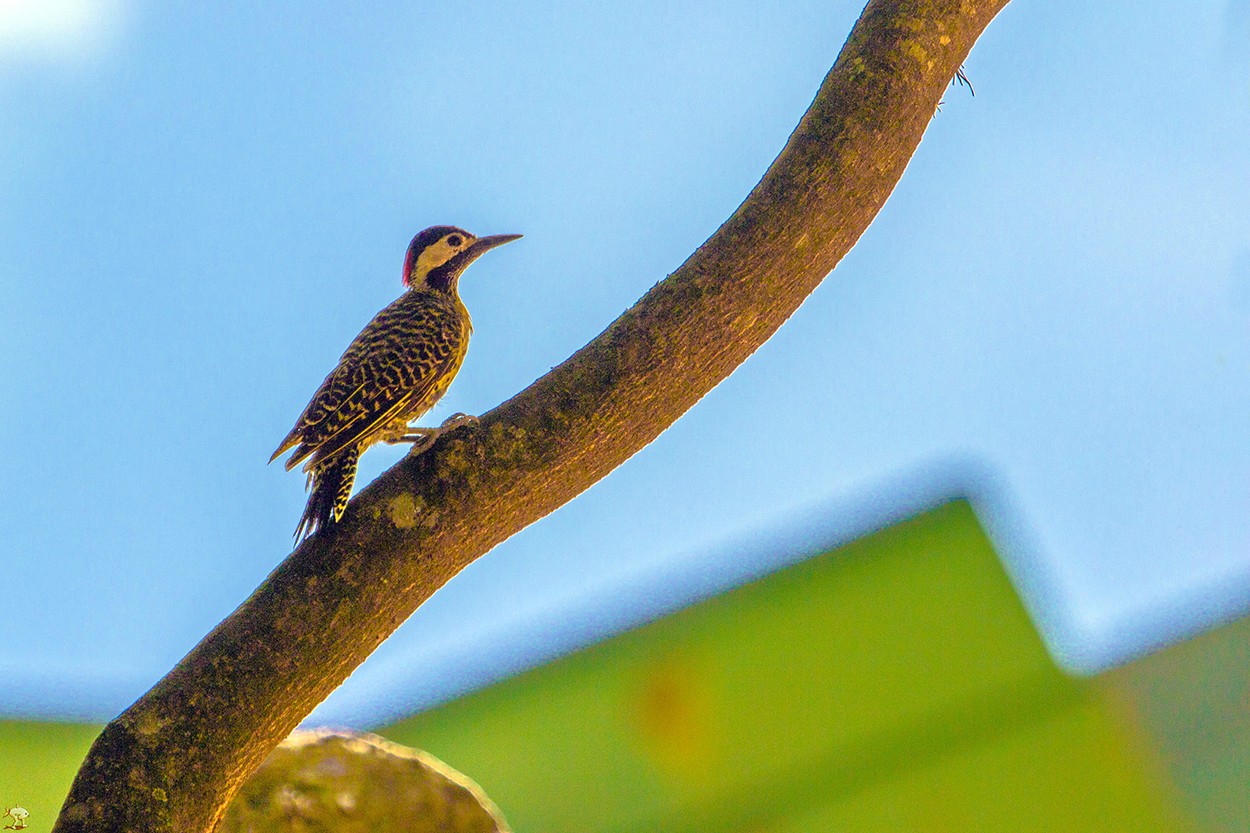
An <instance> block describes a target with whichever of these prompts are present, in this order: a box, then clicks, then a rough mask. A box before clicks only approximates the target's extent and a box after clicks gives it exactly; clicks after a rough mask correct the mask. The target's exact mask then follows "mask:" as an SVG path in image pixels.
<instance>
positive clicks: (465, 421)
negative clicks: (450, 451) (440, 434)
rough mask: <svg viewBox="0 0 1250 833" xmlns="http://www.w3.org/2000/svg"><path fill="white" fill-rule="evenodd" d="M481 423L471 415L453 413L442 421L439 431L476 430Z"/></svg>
mask: <svg viewBox="0 0 1250 833" xmlns="http://www.w3.org/2000/svg"><path fill="white" fill-rule="evenodd" d="M480 422H481V420H479V419H478V418H477V417H475V416H473V415H472V414H462V413H455V414H452V415H451V416H449V417H447V419H445V420H443V424H442V425H441V426H439V429H438V430H439V431H455V430H456V429H457V428H476V427H477V426H478V424H479V423H480Z"/></svg>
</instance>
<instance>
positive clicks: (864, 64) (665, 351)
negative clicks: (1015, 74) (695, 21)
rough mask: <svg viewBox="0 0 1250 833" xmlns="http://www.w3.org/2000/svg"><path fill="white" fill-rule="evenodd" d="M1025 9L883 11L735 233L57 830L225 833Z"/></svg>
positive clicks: (502, 410)
mask: <svg viewBox="0 0 1250 833" xmlns="http://www.w3.org/2000/svg"><path fill="white" fill-rule="evenodd" d="M1006 2H1007V0H986V1H985V2H979V1H978V0H873V2H871V3H869V5H868V7H867V8H866V9H865V10H864V12H863V14H862V15H861V17H860V19H859V21H858V23H857V24H856V25H855V28H854V30H853V31H852V32H851V35H850V38H849V39H848V40H847V42H846V44H845V46H844V47H843V49H842V52H841V54H840V55H839V57H838V60H837V63H836V64H835V65H834V67H833V69H832V70H830V72H829V74H828V75H827V76H826V77H825V80H824V83H823V84H822V85H821V88H820V91H819V93H818V95H817V96H816V99H815V101H814V102H813V103H812V105H811V107H810V108H809V109H808V111H807V113H806V114H805V115H804V116H803V119H802V121H800V123H799V125H798V127H797V128H796V129H795V131H794V133H793V134H792V135H791V136H790V139H789V141H788V142H787V144H786V146H785V148H784V150H782V152H781V155H780V156H778V157H777V159H776V161H775V162H774V163H773V165H772V166H771V167H770V168H769V170H768V172H767V173H766V174H765V176H764V178H763V179H762V180H761V181H760V183H759V185H757V186H756V187H755V189H754V190H753V191H752V192H751V194H750V195H749V196H748V197H747V199H746V201H745V202H743V203H742V205H741V206H740V207H739V209H738V210H737V211H736V212H735V213H734V215H733V216H732V217H730V218H729V219H728V220H727V221H726V222H725V224H724V225H723V226H721V228H720V229H719V230H718V231H717V232H716V233H715V234H714V235H713V236H712V237H711V238H710V239H709V240H708V241H707V242H706V243H705V244H704V245H703V246H701V247H700V248H699V249H698V251H696V252H695V253H694V254H693V255H691V256H690V258H689V259H688V260H687V261H686V262H685V263H684V264H682V266H681V268H679V269H678V270H677V271H676V272H674V273H673V274H672V275H670V276H669V277H668V278H667V279H666V280H664V281H662V282H661V283H659V284H657V285H656V286H655V287H654V288H652V289H651V291H649V292H648V293H647V294H646V295H645V296H644V297H643V298H642V299H641V300H640V301H639V302H638V303H637V304H636V305H635V306H634V307H633V308H632V309H630V310H629V311H628V312H626V313H625V314H624V315H622V316H621V317H620V318H619V319H617V320H616V321H615V322H614V323H613V324H612V325H611V326H610V327H608V329H607V330H605V331H604V332H603V333H602V334H601V335H600V336H598V337H597V338H596V339H595V340H594V341H592V342H591V343H590V344H588V345H586V347H584V348H583V349H581V350H580V351H578V352H577V354H576V355H574V356H573V357H572V358H570V359H569V360H568V361H566V362H564V363H563V364H562V365H560V366H559V367H557V368H555V369H554V370H552V371H551V372H550V373H548V374H547V375H546V376H544V377H543V378H542V379H539V380H538V381H537V382H535V383H534V384H533V385H531V386H530V387H529V388H527V389H526V390H524V391H522V392H521V393H520V394H518V395H517V396H515V397H513V398H512V399H511V400H509V401H508V402H505V403H504V404H503V405H501V406H499V407H498V408H496V409H494V410H493V411H491V412H490V413H488V414H486V415H485V416H483V417H482V421H481V425H480V427H479V429H478V430H477V431H475V432H472V433H466V432H459V433H457V434H455V435H452V436H449V437H446V438H444V440H442V441H440V442H439V443H438V445H436V446H435V447H434V448H433V449H432V450H430V451H429V452H427V453H425V454H422V455H420V456H417V457H408V458H406V459H404V460H403V461H401V462H400V463H398V464H396V465H395V466H394V467H393V468H391V469H390V470H389V471H387V472H386V473H385V474H383V475H382V476H381V477H379V478H378V479H377V480H376V481H375V482H374V483H373V484H371V485H370V486H369V487H368V488H367V489H365V490H364V491H363V492H362V493H361V494H360V495H359V496H358V497H357V498H356V499H355V500H354V501H353V502H352V504H351V506H350V508H349V510H348V512H347V515H346V516H345V517H344V519H343V521H342V522H340V523H339V524H337V525H335V526H333V527H332V528H330V529H329V530H328V531H327V532H326V533H323V534H318V535H316V536H314V537H313V538H311V539H310V540H308V541H307V542H305V543H304V544H303V545H302V546H301V547H300V548H299V549H298V550H296V552H294V553H292V554H291V555H290V556H289V557H288V558H287V559H286V560H285V561H283V562H282V564H281V565H279V566H278V568H277V569H276V570H274V572H273V573H272V574H271V575H270V576H269V578H268V579H266V581H265V582H264V583H263V584H262V585H261V586H260V587H259V588H258V589H257V590H256V592H255V593H253V594H252V596H251V597H250V598H249V599H247V601H245V602H244V603H243V604H242V605H241V606H240V607H239V608H238V610H236V611H235V612H234V613H232V614H231V615H230V616H229V617H227V618H226V619H225V620H224V621H223V622H222V623H221V624H219V625H218V626H217V627H216V628H215V629H214V630H213V631H212V633H210V634H209V635H208V636H206V637H205V638H204V640H203V641H201V642H200V644H199V645H197V646H196V647H195V648H194V649H193V650H192V651H191V652H190V653H189V654H188V655H187V656H186V657H185V658H184V659H183V660H182V662H180V663H179V664H178V666H177V667H176V668H174V669H173V670H172V671H171V672H170V673H169V674H168V676H166V677H165V678H164V679H163V680H161V681H160V682H159V683H158V684H157V685H156V686H155V687H154V688H153V689H152V690H151V691H149V692H148V693H147V694H146V695H144V696H143V697H142V698H141V699H140V700H139V701H138V702H136V703H135V704H134V705H133V706H131V707H130V708H129V709H127V710H126V712H124V713H123V714H122V715H121V716H120V717H118V718H117V719H116V720H114V721H113V722H112V723H110V724H109V725H108V726H107V727H106V728H105V730H104V732H103V733H102V734H101V735H100V737H99V739H98V740H97V741H96V743H95V745H94V746H93V747H92V749H91V752H90V753H89V754H88V756H87V759H86V761H85V762H84V764H83V766H82V768H81V770H80V771H79V773H78V776H77V778H76V780H75V781H74V785H73V787H72V789H71V791H70V794H69V797H68V798H67V799H66V802H65V805H64V807H63V808H62V811H61V815H60V818H58V820H57V823H56V826H55V827H54V830H55V831H60V833H70V831H89V830H90V831H104V830H109V831H114V830H145V831H162V830H178V831H210V830H212V829H213V828H214V827H215V825H216V824H217V823H218V822H219V820H220V818H221V815H222V813H223V811H224V809H225V807H226V805H227V804H228V802H229V800H230V798H231V796H232V795H233V794H234V793H235V791H236V790H237V789H238V787H239V785H240V784H241V783H242V782H243V780H244V779H246V778H247V776H248V774H249V773H251V772H252V771H253V770H254V769H255V768H256V767H257V766H258V765H259V764H260V762H261V761H262V760H263V759H264V758H265V756H266V755H267V754H268V753H269V752H270V750H272V749H273V748H274V747H275V746H276V745H277V744H278V743H279V742H280V741H281V740H282V739H283V738H285V737H286V736H287V734H289V733H290V732H291V730H292V729H294V728H295V726H296V725H297V724H298V723H299V721H300V720H301V719H303V718H304V717H305V716H306V715H307V714H308V713H309V712H310V711H311V710H312V709H313V708H314V707H315V706H316V705H317V704H318V703H319V702H321V701H322V700H323V699H324V698H325V697H326V696H327V695H328V694H329V693H330V692H331V691H333V690H334V688H335V687H337V686H338V685H339V684H340V683H341V682H342V681H343V680H344V679H346V678H347V676H348V674H350V673H351V671H352V670H353V669H354V668H355V667H356V666H357V665H359V664H360V663H361V662H363V661H364V659H365V658H366V657H367V656H368V655H369V654H370V653H371V652H372V651H373V650H374V648H376V647H377V645H378V644H379V643H381V642H382V640H383V639H385V638H386V637H387V636H389V635H390V634H391V632H392V631H394V630H395V628H397V627H398V626H399V625H400V623H402V622H403V621H404V620H405V619H407V618H408V617H409V616H410V615H411V614H412V612H413V611H414V610H415V609H416V608H417V606H418V605H420V604H421V603H422V602H423V601H425V599H427V598H429V596H430V595H431V594H432V593H433V592H434V591H435V590H437V589H438V588H439V587H441V586H442V585H443V584H444V583H445V582H446V581H447V580H448V579H450V578H451V577H452V576H454V575H455V574H456V573H457V572H459V571H460V570H461V569H463V568H464V567H465V566H466V565H467V564H469V563H470V562H471V561H473V560H474V559H476V558H478V557H479V556H481V555H482V554H483V553H485V552H487V551H489V550H490V549H491V548H492V547H494V546H495V545H496V544H498V543H499V542H501V541H503V540H504V539H505V538H507V537H509V536H510V535H512V534H513V533H515V532H517V531H518V530H520V529H522V528H523V527H525V526H527V525H528V524H531V523H533V522H534V521H536V520H538V519H539V518H541V517H543V516H544V515H546V514H547V513H549V512H551V511H552V510H554V509H556V508H557V507H559V506H561V505H562V504H564V503H566V502H567V501H569V500H571V499H572V498H573V497H575V496H576V495H578V494H579V493H581V492H582V491H584V490H585V489H586V488H588V487H589V486H590V485H591V484H593V483H594V482H595V481H597V480H599V479H600V478H601V477H603V476H604V475H606V474H607V473H608V472H609V471H611V470H612V469H613V468H615V467H616V466H618V465H620V464H621V463H622V462H624V461H625V460H626V459H627V458H628V457H629V456H630V455H632V454H634V453H635V452H637V451H638V450H639V449H641V448H642V447H643V446H645V445H646V444H647V443H649V442H650V441H651V440H653V439H654V438H655V437H656V436H657V435H658V434H659V433H660V432H661V431H663V430H664V429H665V428H667V427H668V426H669V425H671V424H672V423H673V422H674V421H675V420H676V419H677V418H678V417H679V416H681V414H682V413H684V412H685V411H686V410H687V409H688V408H690V407H691V406H692V405H694V403H695V402H697V401H698V400H699V398H700V397H702V396H703V395H704V394H706V393H707V392H708V391H709V390H711V389H712V388H713V387H715V386H716V385H717V384H718V383H719V382H720V381H721V380H722V379H724V378H725V377H726V376H728V375H729V374H730V373H731V372H732V371H733V369H734V368H735V367H737V366H738V365H739V364H741V363H742V362H743V361H744V360H745V359H746V358H747V356H749V355H750V354H751V353H752V352H754V351H755V350H756V349H757V348H758V347H759V346H760V345H761V344H763V343H764V342H765V341H766V340H767V339H768V338H769V336H771V335H772V334H773V332H774V331H775V330H776V329H777V328H778V327H779V326H781V324H782V322H784V321H785V320H786V318H788V317H789V316H790V314H791V313H793V312H794V310H795V309H797V308H798V306H799V304H800V303H802V301H803V299H804V298H805V297H806V296H807V295H808V293H810V292H811V291H812V289H814V288H815V287H816V285H817V284H819V283H820V281H821V280H822V279H823V278H824V276H825V275H826V274H828V273H829V272H830V270H832V269H833V267H834V265H835V264H837V262H838V261H839V260H840V259H841V258H842V256H843V255H844V254H846V252H847V251H848V250H849V249H850V248H851V246H852V245H853V244H854V243H855V241H856V240H857V239H858V238H859V236H860V234H862V233H863V231H864V229H866V228H867V227H868V224H869V223H870V222H871V221H872V219H873V217H874V216H875V215H876V213H877V212H878V211H879V210H880V208H881V206H882V205H883V204H884V203H885V200H886V198H887V197H888V196H889V194H890V192H891V191H892V190H893V188H894V186H895V184H896V183H897V182H898V179H899V177H900V176H901V175H902V172H903V169H904V168H905V167H906V165H907V162H908V160H909V159H910V158H911V155H912V153H913V152H914V150H915V148H916V146H917V145H918V144H919V142H920V138H921V136H922V135H923V134H924V131H925V128H926V126H927V125H928V123H929V121H930V119H931V118H932V116H933V113H934V108H935V106H936V105H937V103H938V100H939V99H940V98H941V96H942V93H943V91H944V90H945V88H946V86H947V84H948V83H949V82H950V80H951V78H952V77H953V76H954V75H955V72H956V70H957V69H958V68H959V66H960V64H961V63H962V61H963V60H964V58H965V57H966V56H967V54H968V51H969V50H970V49H971V47H972V44H973V42H974V41H975V40H976V38H977V36H978V35H979V34H980V33H981V32H982V30H983V29H984V28H985V27H986V26H987V25H988V24H989V22H990V20H991V19H992V18H993V17H994V15H995V14H996V13H997V12H998V11H999V10H1000V9H1001V8H1002V7H1003V6H1004V5H1006Z"/></svg>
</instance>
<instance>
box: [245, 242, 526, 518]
mask: <svg viewBox="0 0 1250 833" xmlns="http://www.w3.org/2000/svg"><path fill="white" fill-rule="evenodd" d="M520 236H521V235H519V234H496V235H491V236H489V237H474V236H473V235H472V234H470V233H469V232H467V231H465V230H464V229H462V228H457V227H455V226H432V227H431V228H428V229H426V230H425V231H423V232H421V233H420V234H418V235H417V236H416V237H414V238H412V243H410V244H409V245H408V254H407V257H405V258H404V276H403V283H404V286H405V287H406V291H405V292H404V294H402V295H400V296H399V297H398V298H397V299H395V300H394V301H393V302H392V303H391V304H390V305H389V306H387V307H386V308H385V309H383V310H382V311H381V312H379V313H378V314H377V315H375V316H374V317H373V320H372V321H370V322H369V324H368V325H367V326H366V327H365V328H364V329H363V330H361V331H360V335H358V336H356V338H355V339H353V340H352V343H351V345H350V346H348V348H347V351H346V352H345V353H343V357H342V358H340V359H339V363H338V366H337V367H336V368H334V370H332V371H330V375H329V376H327V377H326V378H325V381H324V382H322V383H321V387H319V388H317V392H316V393H314V394H313V397H312V400H311V401H310V402H309V403H308V407H306V408H304V412H303V413H302V414H300V417H299V419H298V420H297V421H296V422H295V427H294V428H292V429H291V433H289V434H287V435H286V439H284V440H283V441H282V442H281V443H280V444H279V445H278V450H277V451H275V452H274V453H273V456H272V457H270V458H269V462H271V463H272V462H273V461H274V460H276V459H278V457H279V456H281V455H282V454H284V453H285V452H287V451H288V450H290V449H292V448H294V449H295V452H294V453H293V454H292V455H291V456H290V457H289V458H288V459H287V461H286V469H287V471H290V470H291V469H293V468H295V467H296V466H297V465H299V464H300V463H304V471H305V472H307V473H308V480H307V484H306V488H308V489H309V490H310V492H311V493H310V494H309V496H308V505H307V506H306V507H305V508H304V516H303V517H302V518H300V522H299V526H297V527H296V528H295V538H296V541H297V542H298V541H302V540H303V539H304V538H307V537H308V536H309V535H311V534H313V533H314V532H315V531H317V530H318V529H325V528H326V527H327V526H328V525H329V524H331V523H334V522H336V521H338V520H339V519H340V518H341V517H343V511H344V510H345V509H346V508H347V499H348V498H349V497H350V496H351V492H352V483H353V482H354V481H355V479H356V463H357V461H358V460H359V459H360V455H361V454H362V453H364V451H365V449H367V448H369V446H371V445H374V444H375V443H378V442H386V443H392V444H394V443H401V442H410V443H413V448H414V450H415V451H416V452H417V453H420V451H423V450H425V449H426V448H428V447H429V446H430V445H432V444H433V443H434V441H435V440H436V439H438V437H439V436H440V435H441V434H443V433H444V432H446V431H450V430H452V429H454V428H459V427H461V426H463V425H468V424H475V423H476V422H477V419H476V417H470V416H466V415H465V414H456V415H455V416H453V417H451V418H450V419H448V420H447V421H446V422H444V423H443V424H442V426H440V427H439V428H417V427H415V426H411V425H409V423H411V422H412V421H414V420H416V419H417V418H419V417H420V416H422V415H423V414H425V413H426V412H427V411H428V410H430V408H432V407H434V403H435V402H437V401H438V400H439V398H440V397H442V395H443V394H444V393H446V392H447V388H448V386H449V385H450V384H451V380H452V379H453V378H454V377H455V375H456V372H457V371H458V370H460V364H461V362H463V361H464V354H465V351H466V350H467V349H468V347H469V335H470V333H472V332H473V322H472V321H471V320H470V319H469V311H468V310H467V309H465V306H464V303H463V302H462V301H461V300H460V294H459V292H458V291H457V284H458V283H459V280H460V275H461V274H463V273H464V270H465V268H466V267H468V265H469V264H470V263H472V262H473V261H475V260H477V259H478V258H479V257H481V256H482V255H483V254H484V253H486V252H488V251H490V250H491V249H493V248H495V247H496V246H502V245H503V244H504V243H511V242H512V241H513V240H516V239H518V238H519V237H520Z"/></svg>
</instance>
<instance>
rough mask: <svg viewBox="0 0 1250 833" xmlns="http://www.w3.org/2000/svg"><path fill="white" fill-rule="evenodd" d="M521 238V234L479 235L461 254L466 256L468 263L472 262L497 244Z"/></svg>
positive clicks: (500, 244)
mask: <svg viewBox="0 0 1250 833" xmlns="http://www.w3.org/2000/svg"><path fill="white" fill-rule="evenodd" d="M520 239H521V235H519V234H492V235H490V236H489V237H479V238H478V239H476V240H474V241H473V243H472V244H471V245H470V246H469V248H467V249H465V250H464V251H463V252H462V253H461V255H462V256H463V257H464V259H465V263H466V264H468V263H472V262H473V261H475V260H477V259H478V258H479V257H481V256H482V255H484V254H486V253H487V252H489V251H490V250H491V249H493V248H495V247H496V246H502V245H503V244H504V243H511V242H512V241H513V240H520Z"/></svg>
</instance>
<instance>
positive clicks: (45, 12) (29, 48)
mask: <svg viewBox="0 0 1250 833" xmlns="http://www.w3.org/2000/svg"><path fill="white" fill-rule="evenodd" d="M121 5H122V4H121V2H120V0H0V61H6V62H7V61H11V60H13V59H26V58H52V59H55V60H67V59H68V60H74V59H77V58H80V57H83V56H84V55H85V54H87V53H93V52H95V51H97V50H98V49H99V48H100V47H101V46H102V45H103V44H104V43H106V42H107V41H108V40H109V39H110V36H111V35H112V34H113V33H114V32H115V31H116V28H117V23H118V21H119V19H120V17H121Z"/></svg>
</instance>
